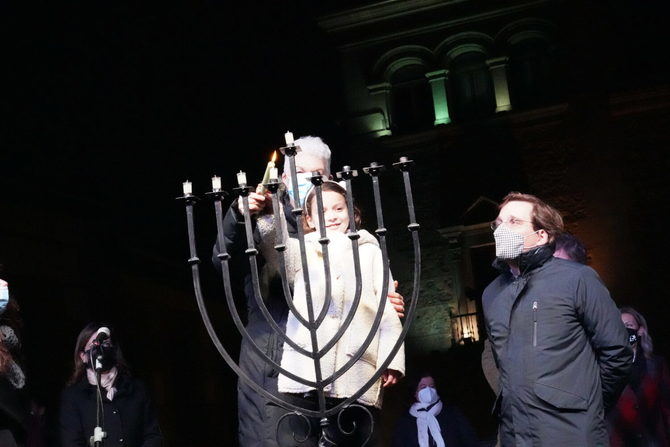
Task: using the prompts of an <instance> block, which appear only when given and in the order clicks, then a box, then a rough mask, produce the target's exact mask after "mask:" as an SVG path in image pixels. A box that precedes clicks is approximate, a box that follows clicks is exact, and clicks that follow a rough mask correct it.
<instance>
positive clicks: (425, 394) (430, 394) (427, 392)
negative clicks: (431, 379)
mask: <svg viewBox="0 0 670 447" xmlns="http://www.w3.org/2000/svg"><path fill="white" fill-rule="evenodd" d="M417 397H418V398H419V402H421V403H422V404H432V403H433V402H437V399H438V396H437V391H436V390H435V388H433V387H431V386H427V387H426V388H422V389H421V390H419V393H418V396H417Z"/></svg>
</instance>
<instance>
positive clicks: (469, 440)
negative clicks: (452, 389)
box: [391, 405, 479, 447]
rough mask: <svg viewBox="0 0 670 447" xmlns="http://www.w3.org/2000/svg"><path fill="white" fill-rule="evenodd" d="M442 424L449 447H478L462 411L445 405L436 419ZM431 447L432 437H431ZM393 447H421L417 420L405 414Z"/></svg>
mask: <svg viewBox="0 0 670 447" xmlns="http://www.w3.org/2000/svg"><path fill="white" fill-rule="evenodd" d="M436 419H437V422H439V423H440V429H441V430H440V431H441V432H442V439H443V440H444V445H445V446H447V447H477V446H478V445H479V441H478V440H477V435H476V434H475V431H474V430H473V429H472V426H471V425H470V422H469V421H468V420H467V418H466V417H465V416H464V415H463V413H461V411H460V410H459V409H458V408H456V407H454V406H451V405H445V406H444V407H443V408H442V411H440V414H438V415H437V417H436ZM430 440H431V446H432V445H434V444H433V443H432V437H430ZM391 446H392V447H419V440H418V438H417V428H416V418H415V417H414V416H412V415H410V414H409V413H405V414H404V415H403V416H402V417H401V418H400V420H398V423H397V424H396V429H395V431H394V433H393V440H392V441H391Z"/></svg>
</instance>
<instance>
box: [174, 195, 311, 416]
mask: <svg viewBox="0 0 670 447" xmlns="http://www.w3.org/2000/svg"><path fill="white" fill-rule="evenodd" d="M183 200H184V201H185V204H186V224H187V229H188V243H189V255H190V257H189V260H188V263H189V265H190V266H191V275H192V277H193V290H194V292H195V297H196V301H197V304H198V309H199V311H200V315H201V317H202V320H203V322H204V324H205V328H206V329H207V333H208V334H209V336H210V338H211V339H212V342H213V343H214V346H215V347H216V349H217V351H219V354H220V355H221V357H223V359H224V360H225V362H226V363H227V364H228V366H229V367H230V368H231V369H232V370H233V371H234V372H235V373H236V374H237V375H238V377H239V378H240V379H241V380H242V381H243V382H245V383H246V384H247V385H248V386H249V387H250V388H251V389H253V390H254V391H255V392H256V393H258V394H260V395H262V396H264V397H265V398H267V399H268V400H270V401H272V402H274V403H276V404H277V405H280V406H282V407H283V408H287V409H289V410H292V411H300V412H302V413H303V414H306V415H309V416H312V417H320V416H322V415H323V412H317V411H313V410H306V409H303V408H300V407H297V406H295V405H293V404H291V403H290V402H287V401H285V400H284V399H282V398H280V397H279V396H277V395H275V394H273V393H270V392H268V391H267V390H265V389H263V388H262V387H261V386H260V385H258V384H257V383H256V382H254V381H253V380H252V379H251V378H249V376H248V375H247V374H246V372H245V371H243V370H242V369H241V368H240V367H239V365H237V363H236V362H235V361H234V360H233V359H232V357H231V356H230V354H229V353H228V351H227V350H226V349H225V348H224V346H223V344H222V343H221V340H220V339H219V337H218V335H217V334H216V331H215V330H214V326H213V325H212V322H211V320H210V318H209V314H208V313H207V308H206V307H205V300H204V297H203V294H202V287H201V283H200V269H199V264H200V260H199V258H198V254H197V248H196V240H195V225H194V218H193V206H194V203H195V202H196V201H197V198H195V196H192V195H190V196H188V195H187V196H185V197H184V198H183ZM214 203H215V208H216V216H217V230H218V235H217V237H218V240H219V242H221V244H220V246H222V247H225V243H223V241H222V238H223V234H222V223H223V219H222V211H221V200H220V197H217V200H215V202H214ZM221 255H222V257H221V262H222V263H226V264H227V262H228V259H227V257H226V255H227V253H225V252H224V253H222V254H221ZM225 267H227V265H225V266H224V265H222V271H223V272H224V273H225V274H226V275H229V273H230V272H229V271H228V269H227V268H225ZM224 279H226V278H225V277H224ZM224 282H225V285H226V298H227V300H228V306H229V307H231V305H232V308H233V309H234V308H235V305H234V303H233V299H232V291H231V285H230V278H227V280H225V281H224ZM233 318H236V319H237V321H236V323H241V322H240V321H239V315H237V312H234V316H233ZM245 332H246V331H245ZM247 337H248V334H247ZM253 345H255V344H253ZM256 350H257V351H259V354H261V358H262V359H265V360H266V361H269V363H274V362H273V361H272V360H271V359H269V358H267V356H265V357H264V356H263V355H262V352H260V349H258V346H256ZM277 367H278V368H279V369H280V370H281V367H280V366H279V365H277ZM285 373H287V374H291V373H290V372H288V371H285ZM294 378H295V379H296V380H298V381H303V382H304V383H306V384H307V385H309V384H310V383H311V382H309V381H304V380H302V379H301V378H300V377H294Z"/></svg>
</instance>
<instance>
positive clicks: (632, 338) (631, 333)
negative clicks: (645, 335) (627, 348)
mask: <svg viewBox="0 0 670 447" xmlns="http://www.w3.org/2000/svg"><path fill="white" fill-rule="evenodd" d="M626 330H627V331H628V343H630V344H631V345H634V344H635V343H637V340H638V338H639V337H638V336H637V330H635V329H633V328H632V327H627V328H626Z"/></svg>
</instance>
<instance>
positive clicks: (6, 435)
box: [0, 279, 29, 447]
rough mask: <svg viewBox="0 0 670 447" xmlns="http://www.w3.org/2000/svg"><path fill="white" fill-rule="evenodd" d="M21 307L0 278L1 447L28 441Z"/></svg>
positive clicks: (27, 404)
mask: <svg viewBox="0 0 670 447" xmlns="http://www.w3.org/2000/svg"><path fill="white" fill-rule="evenodd" d="M21 326H22V323H21V318H20V314H19V305H18V304H17V302H16V301H15V300H14V299H13V298H12V297H10V295H9V285H8V284H7V282H6V281H4V280H2V279H0V446H2V447H19V446H23V445H25V442H26V439H27V430H26V428H27V421H28V414H29V401H28V397H27V395H26V376H25V374H24V368H23V366H22V362H21V354H20V348H21V342H20V339H19V334H20V333H19V330H20V329H21Z"/></svg>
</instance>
